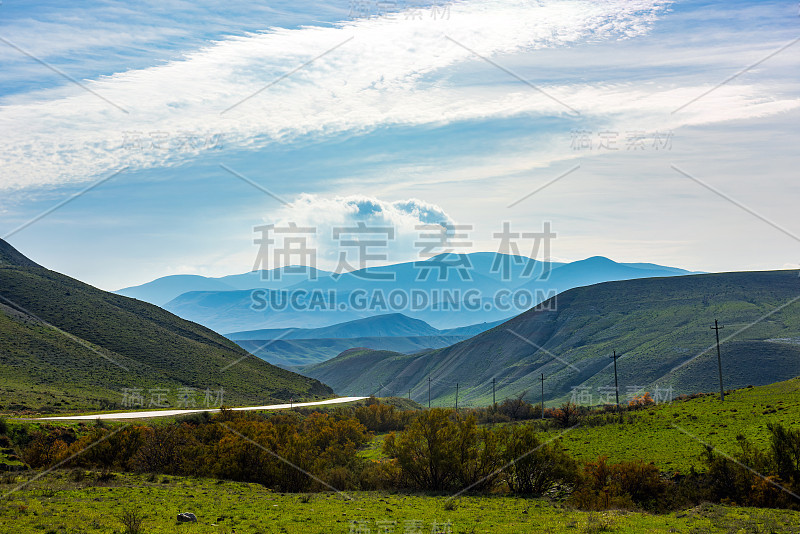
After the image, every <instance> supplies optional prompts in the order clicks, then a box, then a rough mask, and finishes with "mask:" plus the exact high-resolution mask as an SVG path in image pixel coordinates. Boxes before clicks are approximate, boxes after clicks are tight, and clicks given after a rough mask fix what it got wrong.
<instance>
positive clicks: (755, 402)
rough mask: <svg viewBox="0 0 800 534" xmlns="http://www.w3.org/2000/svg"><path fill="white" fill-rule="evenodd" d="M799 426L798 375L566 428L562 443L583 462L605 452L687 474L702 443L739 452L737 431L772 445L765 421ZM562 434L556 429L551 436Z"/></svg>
mask: <svg viewBox="0 0 800 534" xmlns="http://www.w3.org/2000/svg"><path fill="white" fill-rule="evenodd" d="M770 422H772V423H781V424H783V425H784V426H789V427H792V428H797V427H800V378H795V379H792V380H787V381H785V382H778V383H776V384H770V385H768V386H760V387H754V388H745V389H740V390H736V391H733V392H731V393H730V394H728V395H726V396H725V402H724V403H723V402H720V400H719V397H718V396H716V395H714V396H711V395H709V396H705V397H700V398H695V399H691V400H687V401H675V402H673V403H671V404H660V405H657V406H654V407H651V408H648V409H646V410H642V411H640V412H634V415H633V422H630V423H629V422H626V423H624V424H610V425H605V426H598V427H578V428H576V429H574V430H572V431H567V432H566V433H564V434H563V435H561V437H560V438H558V440H559V442H560V443H561V444H562V446H563V448H564V449H565V450H566V451H568V452H569V453H570V454H571V455H573V456H574V457H575V458H577V459H580V460H594V459H597V457H598V456H601V455H605V456H608V458H609V459H610V460H611V461H612V462H618V461H622V460H633V459H637V458H638V459H642V460H645V461H648V462H650V461H652V462H654V463H655V464H656V465H657V466H658V467H659V468H660V469H662V470H664V471H680V472H686V471H687V470H688V469H689V467H690V466H691V465H692V464H694V465H695V466H697V467H700V462H699V460H698V456H699V455H700V453H701V452H702V450H703V447H704V445H703V442H704V443H707V444H708V445H712V446H713V447H715V448H716V449H718V450H719V451H721V452H724V453H726V454H731V453H734V452H738V451H740V450H741V449H740V447H739V445H738V443H737V441H736V436H737V435H740V434H741V435H743V436H744V437H746V438H747V439H748V440H749V441H750V442H752V443H754V444H755V445H756V446H757V447H758V448H760V449H765V448H766V447H767V445H768V432H767V423H770ZM559 434H560V432H557V431H552V432H551V433H550V436H551V438H555V437H556V436H558V435H559Z"/></svg>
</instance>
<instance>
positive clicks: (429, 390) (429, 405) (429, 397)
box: [428, 376, 431, 410]
mask: <svg viewBox="0 0 800 534" xmlns="http://www.w3.org/2000/svg"><path fill="white" fill-rule="evenodd" d="M428 409H429V410H430V409H431V377H430V376H429V377H428Z"/></svg>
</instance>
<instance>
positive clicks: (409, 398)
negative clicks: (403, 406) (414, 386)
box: [408, 389, 411, 400]
mask: <svg viewBox="0 0 800 534" xmlns="http://www.w3.org/2000/svg"><path fill="white" fill-rule="evenodd" d="M408 400H411V390H410V389H409V390H408Z"/></svg>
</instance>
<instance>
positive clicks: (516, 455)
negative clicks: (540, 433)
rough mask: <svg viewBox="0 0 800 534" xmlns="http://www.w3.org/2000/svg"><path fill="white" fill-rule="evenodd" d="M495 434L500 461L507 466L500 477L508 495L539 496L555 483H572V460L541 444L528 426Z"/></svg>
mask: <svg viewBox="0 0 800 534" xmlns="http://www.w3.org/2000/svg"><path fill="white" fill-rule="evenodd" d="M499 433H500V434H501V438H500V439H501V441H502V442H503V462H504V465H508V467H507V468H506V469H505V470H504V471H503V473H502V475H501V478H502V480H503V481H504V482H505V483H506V484H508V487H509V489H510V490H511V491H512V492H516V493H525V494H532V495H542V494H544V493H546V492H547V491H548V490H550V489H551V488H553V487H554V486H555V485H557V484H565V483H572V482H574V481H575V480H576V478H577V476H578V467H577V464H576V463H575V461H574V460H573V459H572V458H571V457H570V456H568V455H567V454H566V453H565V452H564V451H562V450H561V449H559V448H558V447H556V446H552V445H549V444H546V443H542V442H541V441H540V440H539V438H538V437H537V435H536V433H535V431H534V429H533V428H532V427H530V426H522V425H517V426H513V427H511V428H508V427H506V428H504V429H501V430H500V431H499Z"/></svg>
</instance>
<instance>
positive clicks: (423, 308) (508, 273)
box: [163, 252, 693, 332]
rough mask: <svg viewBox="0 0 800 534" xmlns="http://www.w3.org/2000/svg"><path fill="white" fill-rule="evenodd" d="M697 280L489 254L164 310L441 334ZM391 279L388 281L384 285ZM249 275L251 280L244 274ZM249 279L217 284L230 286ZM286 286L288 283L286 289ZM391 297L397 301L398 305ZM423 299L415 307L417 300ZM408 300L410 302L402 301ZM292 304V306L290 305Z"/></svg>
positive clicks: (202, 294)
mask: <svg viewBox="0 0 800 534" xmlns="http://www.w3.org/2000/svg"><path fill="white" fill-rule="evenodd" d="M686 274H693V273H690V272H689V271H686V270H683V269H677V268H674V267H662V266H660V265H655V264H647V263H633V264H624V263H617V262H614V261H612V260H610V259H608V258H604V257H600V256H596V257H592V258H588V259H585V260H581V261H576V262H572V263H550V264H544V263H542V262H538V261H536V260H532V259H530V258H525V257H520V256H507V255H502V254H496V253H489V252H479V253H473V254H466V255H442V256H437V257H435V258H431V259H430V260H426V261H424V262H406V263H400V264H396V265H388V266H383V267H378V268H370V269H366V270H361V271H353V272H349V273H344V274H341V275H338V276H337V275H332V274H330V273H322V272H320V274H319V276H318V277H317V278H316V279H315V280H312V279H309V277H302V276H301V277H300V281H299V282H297V283H294V284H288V278H287V279H284V280H282V281H281V283H282V285H281V286H280V287H278V286H276V285H272V286H270V285H269V284H266V283H265V284H259V285H256V286H253V287H249V288H247V289H246V290H244V289H240V290H225V289H223V290H205V289H204V290H202V291H192V292H187V293H183V294H181V295H179V296H177V297H176V298H174V299H172V300H171V301H169V302H167V303H166V304H164V305H163V306H164V308H166V309H167V310H168V311H171V312H172V313H175V314H176V315H179V316H180V317H183V318H185V319H189V320H192V321H195V322H198V323H200V324H203V325H205V326H207V327H209V328H212V329H214V330H216V331H218V332H240V331H243V330H260V329H276V328H292V327H303V328H320V327H327V326H331V325H335V324H338V323H342V322H346V321H353V320H356V319H363V318H365V317H372V316H376V315H386V314H391V313H402V314H403V315H405V316H407V317H410V318H412V319H417V320H422V321H425V322H426V323H428V324H429V325H431V326H433V327H435V328H436V329H439V330H444V329H451V328H458V327H462V326H465V325H475V324H477V323H481V322H495V321H499V320H501V319H506V318H508V317H510V316H514V315H517V314H519V313H522V312H524V311H525V310H527V309H529V308H530V307H532V306H534V305H536V304H538V303H539V302H542V301H544V300H546V299H548V298H549V297H552V296H553V295H555V294H557V293H561V292H563V291H566V290H568V289H572V288H574V287H581V286H587V285H592V284H596V283H600V282H607V281H616V280H631V279H637V278H655V277H666V276H680V275H686ZM387 275H388V276H389V277H390V278H392V279H390V280H385V279H382V278H383V277H386V276H387ZM239 276H247V275H239ZM231 278H233V279H235V280H236V281H235V282H233V283H236V284H247V280H248V279H247V278H237V277H225V278H222V279H216V280H217V281H222V282H223V283H225V284H226V285H232V281H231ZM284 282H285V284H284ZM392 296H394V297H397V298H396V300H395V301H394V302H393V301H392V300H391V298H392ZM416 297H421V298H424V299H425V300H424V301H422V300H420V301H419V302H413V298H416ZM404 298H406V299H407V302H404V301H403V299H404ZM292 302H294V303H295V304H299V305H295V306H292V305H290V304H291V303H292Z"/></svg>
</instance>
